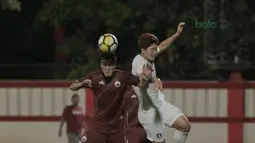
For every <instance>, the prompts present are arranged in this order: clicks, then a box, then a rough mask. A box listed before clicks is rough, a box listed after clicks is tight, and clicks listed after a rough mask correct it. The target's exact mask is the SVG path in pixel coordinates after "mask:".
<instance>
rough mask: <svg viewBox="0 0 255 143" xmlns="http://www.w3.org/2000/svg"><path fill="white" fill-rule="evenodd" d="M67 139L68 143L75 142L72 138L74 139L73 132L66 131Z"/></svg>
mask: <svg viewBox="0 0 255 143" xmlns="http://www.w3.org/2000/svg"><path fill="white" fill-rule="evenodd" d="M67 139H68V143H75V140H74V139H75V135H74V133H72V132H68V133H67ZM78 141H79V140H78ZM78 141H77V142H78Z"/></svg>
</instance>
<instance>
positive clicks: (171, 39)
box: [158, 33, 179, 53]
mask: <svg viewBox="0 0 255 143" xmlns="http://www.w3.org/2000/svg"><path fill="white" fill-rule="evenodd" d="M178 37H179V34H177V33H175V34H174V35H172V36H171V37H169V38H167V39H165V40H164V41H162V42H161V43H160V44H159V45H158V47H159V49H160V53H161V52H163V51H165V50H166V49H167V48H168V47H170V46H171V45H172V44H173V43H174V41H175V40H176V39H177V38H178Z"/></svg>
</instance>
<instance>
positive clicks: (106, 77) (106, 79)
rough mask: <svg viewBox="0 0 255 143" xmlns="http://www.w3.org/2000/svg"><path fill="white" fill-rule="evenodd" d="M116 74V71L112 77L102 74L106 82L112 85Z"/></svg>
mask: <svg viewBox="0 0 255 143" xmlns="http://www.w3.org/2000/svg"><path fill="white" fill-rule="evenodd" d="M115 73H116V71H114V72H113V73H112V75H111V76H105V75H104V73H103V72H102V74H103V77H104V80H105V82H106V83H110V82H111V81H112V79H113V77H114V76H115Z"/></svg>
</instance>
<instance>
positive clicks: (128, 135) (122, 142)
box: [107, 127, 150, 143]
mask: <svg viewBox="0 0 255 143" xmlns="http://www.w3.org/2000/svg"><path fill="white" fill-rule="evenodd" d="M107 143H150V141H149V140H147V137H146V133H145V131H144V129H143V128H142V127H132V128H128V129H127V130H122V131H119V132H117V133H115V134H113V135H111V136H110V137H109V140H108V141H107Z"/></svg>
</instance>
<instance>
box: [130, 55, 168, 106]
mask: <svg viewBox="0 0 255 143" xmlns="http://www.w3.org/2000/svg"><path fill="white" fill-rule="evenodd" d="M147 63H149V62H148V61H147V60H146V59H145V58H144V57H142V56H141V55H137V56H136V57H135V58H134V60H133V63H132V74H133V75H135V76H139V74H141V73H142V68H143V65H144V64H147ZM149 64H151V66H152V67H153V69H154V70H153V72H152V73H151V75H150V76H151V77H152V78H156V70H155V65H154V63H149ZM133 89H134V91H135V93H136V95H137V96H138V99H139V100H140V99H141V92H140V88H138V87H136V86H133ZM147 93H148V95H149V96H150V98H151V99H152V101H153V103H154V104H155V105H156V107H157V108H160V107H161V106H162V104H163V101H164V98H165V97H164V94H163V93H161V91H160V90H158V89H156V88H155V84H154V83H150V84H149V87H148V89H147ZM140 105H141V102H140Z"/></svg>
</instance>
